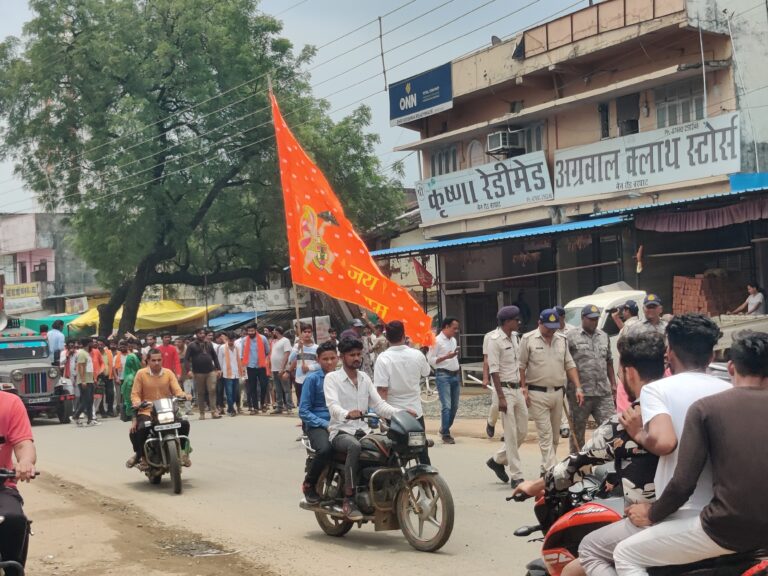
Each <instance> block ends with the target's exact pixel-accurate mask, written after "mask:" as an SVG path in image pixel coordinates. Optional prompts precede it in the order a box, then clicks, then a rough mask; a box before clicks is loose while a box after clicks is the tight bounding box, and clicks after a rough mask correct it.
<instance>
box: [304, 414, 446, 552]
mask: <svg viewBox="0 0 768 576" xmlns="http://www.w3.org/2000/svg"><path fill="white" fill-rule="evenodd" d="M362 418H363V419H364V420H366V421H367V422H368V423H369V424H371V423H373V422H375V421H377V417H376V415H375V414H364V415H363V416H362ZM302 444H303V445H304V447H305V448H306V450H307V463H306V470H309V467H310V465H311V463H312V460H313V458H314V450H313V449H312V446H311V445H310V443H309V439H308V438H307V437H306V436H304V437H303V438H302ZM360 444H361V447H362V451H361V453H360V469H359V473H358V474H357V478H358V484H357V486H355V495H354V500H355V503H356V504H357V507H358V508H359V509H360V511H361V512H362V513H363V519H362V520H361V521H358V522H357V524H358V526H359V527H362V525H363V524H366V523H368V522H371V523H373V525H374V528H375V530H376V531H377V532H378V531H380V530H398V529H400V530H401V531H402V533H403V535H404V536H405V538H406V539H407V540H408V543H409V544H410V545H411V546H413V547H414V548H415V549H416V550H419V551H422V552H435V551H437V550H439V549H440V548H441V547H442V546H443V545H444V544H445V543H446V542H447V541H448V539H449V538H450V536H451V532H452V531H453V518H454V508H453V497H452V496H451V491H450V489H449V488H448V484H447V483H446V482H445V480H443V478H442V477H441V476H440V474H439V472H438V471H437V469H436V468H433V467H432V466H430V465H427V464H421V463H419V457H420V456H421V455H423V454H424V452H425V451H426V449H427V447H428V446H429V445H431V442H429V441H428V440H427V437H426V434H425V432H424V428H423V427H422V425H421V424H420V423H419V421H418V420H416V418H414V417H413V416H411V415H410V414H408V413H407V412H398V413H396V414H395V415H394V416H393V417H392V420H391V421H390V423H389V429H388V430H387V433H386V434H378V433H369V434H367V435H366V436H364V437H363V438H362V439H361V440H360ZM345 459H346V455H345V454H343V453H339V452H336V453H335V454H334V457H333V459H332V461H331V463H330V464H329V465H328V466H327V467H326V469H325V471H324V472H323V473H322V474H321V475H320V478H319V479H318V482H317V492H318V494H320V496H321V500H320V502H319V503H318V504H310V503H308V502H307V501H306V500H304V499H302V501H301V503H300V506H301V508H303V509H305V510H309V511H310V512H314V513H315V518H316V519H317V523H318V524H319V525H320V528H322V530H323V532H325V533H326V534H328V535H329V536H336V537H341V536H344V535H345V534H346V533H347V532H349V531H350V530H351V529H352V527H353V525H354V524H355V522H353V521H351V520H348V519H347V518H346V517H345V516H344V513H343V512H342V503H343V495H344V492H345V490H344V488H345V487H344V461H345Z"/></svg>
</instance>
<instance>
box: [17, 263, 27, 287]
mask: <svg viewBox="0 0 768 576" xmlns="http://www.w3.org/2000/svg"><path fill="white" fill-rule="evenodd" d="M26 283H27V263H26V262H19V284H26Z"/></svg>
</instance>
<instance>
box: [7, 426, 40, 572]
mask: <svg viewBox="0 0 768 576" xmlns="http://www.w3.org/2000/svg"><path fill="white" fill-rule="evenodd" d="M2 443H3V438H2V437H1V436H0V444H2ZM39 475H40V473H39V472H36V473H35V476H39ZM14 478H16V471H15V470H9V469H6V468H0V484H2V483H3V482H5V481H6V480H12V479H14ZM3 522H5V518H4V517H3V516H0V525H2V524H3ZM25 522H26V523H25V527H24V543H23V544H22V549H21V555H20V558H21V563H19V562H15V561H12V560H3V558H2V557H0V575H2V576H24V565H25V564H26V561H27V551H28V550H29V537H30V536H31V535H32V521H31V520H28V519H27V520H26V521H25Z"/></svg>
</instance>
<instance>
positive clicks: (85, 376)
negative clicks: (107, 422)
mask: <svg viewBox="0 0 768 576" xmlns="http://www.w3.org/2000/svg"><path fill="white" fill-rule="evenodd" d="M80 343H81V344H82V347H81V348H80V350H78V352H77V360H76V362H77V385H78V387H79V388H80V404H78V406H77V410H76V411H75V413H74V414H73V415H72V420H73V421H74V422H75V424H77V425H78V426H82V425H83V424H82V422H80V415H81V414H83V413H85V417H86V419H87V425H88V426H93V425H94V424H95V422H94V420H93V389H94V382H95V378H94V373H93V369H94V368H93V356H92V355H91V349H92V348H93V347H94V345H93V341H92V340H91V339H90V338H83V339H82V340H81V341H80Z"/></svg>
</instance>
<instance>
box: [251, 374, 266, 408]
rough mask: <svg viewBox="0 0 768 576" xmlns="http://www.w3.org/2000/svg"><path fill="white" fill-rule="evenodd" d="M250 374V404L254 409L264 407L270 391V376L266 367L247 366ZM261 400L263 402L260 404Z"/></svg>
mask: <svg viewBox="0 0 768 576" xmlns="http://www.w3.org/2000/svg"><path fill="white" fill-rule="evenodd" d="M246 372H247V374H248V388H247V393H248V406H249V407H250V408H251V409H252V410H257V409H258V408H260V407H262V408H263V407H264V405H265V404H266V399H267V392H268V391H269V378H268V377H267V369H266V368H246ZM259 400H261V404H259Z"/></svg>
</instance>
